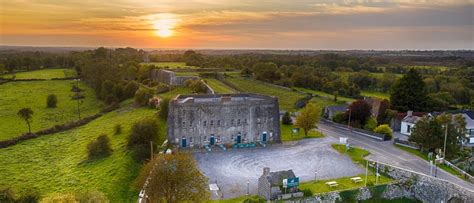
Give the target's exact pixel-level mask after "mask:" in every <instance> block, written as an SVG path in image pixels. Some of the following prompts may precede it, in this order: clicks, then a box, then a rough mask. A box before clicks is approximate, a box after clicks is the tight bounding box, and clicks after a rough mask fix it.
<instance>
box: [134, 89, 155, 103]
mask: <svg viewBox="0 0 474 203" xmlns="http://www.w3.org/2000/svg"><path fill="white" fill-rule="evenodd" d="M152 96H153V91H152V90H150V89H148V88H140V89H138V90H137V92H136V93H135V103H137V104H138V105H140V106H145V105H146V104H147V103H148V100H150V98H151V97H152Z"/></svg>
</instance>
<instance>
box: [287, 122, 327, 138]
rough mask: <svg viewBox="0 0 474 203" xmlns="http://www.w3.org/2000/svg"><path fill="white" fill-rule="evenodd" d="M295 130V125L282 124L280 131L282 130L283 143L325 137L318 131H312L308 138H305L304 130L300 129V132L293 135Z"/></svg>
mask: <svg viewBox="0 0 474 203" xmlns="http://www.w3.org/2000/svg"><path fill="white" fill-rule="evenodd" d="M293 128H296V127H295V126H293V125H283V124H280V130H281V141H282V142H287V141H295V140H301V139H307V138H321V137H323V135H322V134H321V133H320V132H318V131H316V130H311V131H309V132H308V136H306V137H305V136H304V131H303V129H300V131H299V132H297V133H292V130H293Z"/></svg>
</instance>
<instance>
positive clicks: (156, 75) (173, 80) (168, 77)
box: [151, 69, 200, 86]
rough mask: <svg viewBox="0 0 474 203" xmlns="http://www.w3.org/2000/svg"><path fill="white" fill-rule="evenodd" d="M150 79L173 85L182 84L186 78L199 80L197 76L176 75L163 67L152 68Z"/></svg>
mask: <svg viewBox="0 0 474 203" xmlns="http://www.w3.org/2000/svg"><path fill="white" fill-rule="evenodd" d="M151 79H152V80H154V81H157V82H162V83H165V84H168V85H173V86H184V85H185V82H186V80H190V79H191V80H199V79H200V78H199V77H198V76H176V73H175V72H173V71H169V70H164V69H154V70H152V71H151Z"/></svg>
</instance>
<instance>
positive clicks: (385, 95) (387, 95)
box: [361, 91, 390, 100]
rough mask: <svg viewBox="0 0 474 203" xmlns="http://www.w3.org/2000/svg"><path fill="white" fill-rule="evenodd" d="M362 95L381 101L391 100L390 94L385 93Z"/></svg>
mask: <svg viewBox="0 0 474 203" xmlns="http://www.w3.org/2000/svg"><path fill="white" fill-rule="evenodd" d="M361 95H362V96H366V97H375V98H379V99H386V100H390V94H388V93H383V92H374V91H362V92H361Z"/></svg>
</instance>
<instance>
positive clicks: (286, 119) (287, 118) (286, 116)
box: [281, 111, 293, 125]
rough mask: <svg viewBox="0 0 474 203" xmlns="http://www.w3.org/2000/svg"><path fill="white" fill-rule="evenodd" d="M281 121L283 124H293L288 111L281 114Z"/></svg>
mask: <svg viewBox="0 0 474 203" xmlns="http://www.w3.org/2000/svg"><path fill="white" fill-rule="evenodd" d="M281 122H282V123H283V124H284V125H291V124H293V123H292V121H291V116H290V112H288V111H287V112H285V114H283V117H282V118H281Z"/></svg>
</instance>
